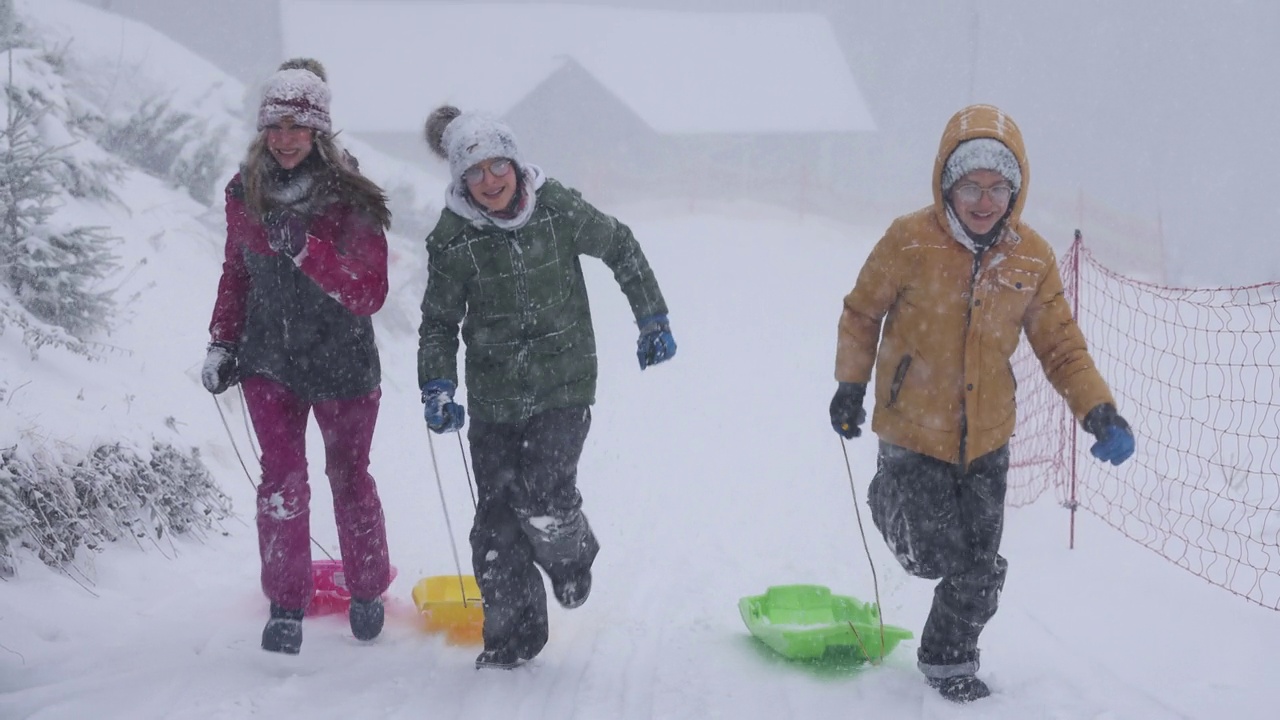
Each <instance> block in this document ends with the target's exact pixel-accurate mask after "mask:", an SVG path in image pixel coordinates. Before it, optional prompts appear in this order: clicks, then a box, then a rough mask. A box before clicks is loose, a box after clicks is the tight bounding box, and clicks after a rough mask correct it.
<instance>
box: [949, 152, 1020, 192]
mask: <svg viewBox="0 0 1280 720" xmlns="http://www.w3.org/2000/svg"><path fill="white" fill-rule="evenodd" d="M974 170H994V171H995V172H998V173H1000V174H1001V175H1003V176H1004V179H1005V180H1008V181H1009V184H1010V185H1012V186H1013V191H1014V192H1018V191H1019V190H1020V189H1021V188H1022V168H1021V167H1019V166H1018V158H1017V157H1016V156H1014V154H1013V151H1012V150H1010V149H1009V148H1008V147H1007V146H1006V145H1005V144H1004V143H1002V142H1000V141H999V140H996V139H995V138H974V139H973V140H966V141H964V142H962V143H960V144H959V145H957V146H956V149H955V150H954V151H953V152H952V153H951V157H949V158H947V164H946V166H945V167H943V169H942V192H944V193H945V192H947V191H948V190H950V189H951V186H952V185H955V184H956V181H957V180H959V179H960V178H962V177H964V176H965V175H968V174H969V173H971V172H973V171H974Z"/></svg>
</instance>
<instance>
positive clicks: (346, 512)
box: [314, 389, 391, 600]
mask: <svg viewBox="0 0 1280 720" xmlns="http://www.w3.org/2000/svg"><path fill="white" fill-rule="evenodd" d="M381 399H382V390H381V389H375V390H374V391H373V392H371V393H369V394H368V395H363V396H361V397H356V398H346V399H343V400H331V401H327V402H321V403H317V404H316V406H315V408H314V411H315V416H316V424H317V425H319V426H320V434H321V436H322V437H323V438H324V447H325V473H326V474H328V476H329V487H330V488H332V490H333V516H334V520H335V521H336V524H337V526H338V546H339V547H340V548H341V549H342V569H343V572H344V573H345V574H346V578H347V589H348V590H350V591H351V597H354V598H359V599H362V600H369V599H372V598H375V597H378V596H379V595H381V594H382V593H384V592H386V590H387V587H388V586H390V585H391V564H390V561H389V559H388V555H387V526H386V521H385V519H384V518H383V514H382V501H381V500H379V498H378V488H377V486H376V485H375V484H374V481H373V476H371V475H370V474H369V447H370V445H372V444H373V428H374V425H375V424H376V423H377V420H378V404H379V401H380V400H381Z"/></svg>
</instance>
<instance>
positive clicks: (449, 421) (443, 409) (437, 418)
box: [422, 380, 467, 433]
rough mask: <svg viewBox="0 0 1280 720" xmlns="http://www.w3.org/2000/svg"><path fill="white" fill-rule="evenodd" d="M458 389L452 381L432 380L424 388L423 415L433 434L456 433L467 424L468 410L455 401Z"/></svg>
mask: <svg viewBox="0 0 1280 720" xmlns="http://www.w3.org/2000/svg"><path fill="white" fill-rule="evenodd" d="M456 389H457V386H455V385H454V384H453V381H452V380H431V381H428V382H427V384H426V385H423V386H422V402H423V408H422V414H423V416H424V417H426V419H427V427H428V428H430V429H431V431H432V432H436V433H447V432H454V431H455V430H460V429H462V423H464V422H466V420H467V411H466V409H465V408H463V407H462V406H461V405H459V404H458V403H456V402H454V401H453V392H454V390H456Z"/></svg>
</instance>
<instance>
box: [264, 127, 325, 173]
mask: <svg viewBox="0 0 1280 720" xmlns="http://www.w3.org/2000/svg"><path fill="white" fill-rule="evenodd" d="M313 132H314V131H313V130H312V129H311V128H309V127H303V126H301V125H295V124H294V122H293V118H291V117H286V118H283V119H281V120H280V122H279V123H277V124H275V125H268V126H267V150H268V151H269V152H270V153H271V157H273V158H275V159H276V162H278V163H280V167H282V168H284V169H285V170H292V169H294V168H296V167H298V165H299V163H301V162H302V161H303V160H306V159H307V156H308V155H310V154H311V148H312V146H313V144H314V143H313V140H314V139H315V136H314V135H313Z"/></svg>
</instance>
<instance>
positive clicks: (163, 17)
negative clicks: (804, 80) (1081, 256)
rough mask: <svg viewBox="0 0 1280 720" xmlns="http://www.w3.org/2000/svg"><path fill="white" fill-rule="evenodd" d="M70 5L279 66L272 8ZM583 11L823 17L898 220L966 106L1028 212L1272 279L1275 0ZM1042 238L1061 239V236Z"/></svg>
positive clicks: (834, 1)
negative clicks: (988, 120) (1075, 204)
mask: <svg viewBox="0 0 1280 720" xmlns="http://www.w3.org/2000/svg"><path fill="white" fill-rule="evenodd" d="M82 1H83V2H85V3H86V4H90V5H95V6H98V7H105V8H106V9H109V10H112V11H113V12H120V13H122V14H126V15H130V16H132V17H136V18H138V19H141V20H144V21H146V22H148V23H150V24H152V25H153V26H155V27H157V28H158V29H160V30H162V31H164V32H166V33H168V34H169V35H171V36H172V37H174V38H175V39H177V40H178V41H180V42H182V43H184V44H186V45H188V46H189V47H191V48H192V49H193V50H195V51H196V52H198V53H200V54H202V55H204V56H205V57H207V58H208V59H210V60H212V61H213V62H215V63H216V64H218V65H220V66H221V67H223V68H224V69H225V70H227V71H228V72H230V73H231V74H233V75H235V76H236V77H238V78H239V79H241V80H244V81H246V82H248V83H251V84H252V83H256V82H258V81H259V80H260V79H261V78H262V77H263V76H265V74H266V73H268V72H269V71H270V70H271V69H272V66H273V65H274V63H276V62H278V61H279V60H280V59H281V57H280V55H281V49H280V41H279V22H280V21H279V16H278V11H277V9H276V3H275V1H274V0H82ZM409 1H412V0H409ZM513 2H520V0H513ZM424 4H427V5H429V4H430V3H428V2H424ZM520 4H529V0H525V2H521V3H520ZM579 4H585V5H605V6H619V7H642V8H652V9H671V10H708V11H729V10H752V11H763V10H773V11H778V10H797V11H806V10H807V11H818V12H823V13H825V14H826V15H827V16H828V17H829V18H830V19H831V21H832V23H833V25H834V27H835V29H836V34H837V37H838V38H839V40H840V42H841V44H842V46H843V49H844V51H845V54H846V56H847V57H848V59H849V62H850V65H851V67H852V69H853V73H854V76H855V77H856V79H857V81H858V83H859V84H860V86H861V89H862V91H863V93H864V94H865V95H866V98H867V100H868V103H869V105H870V107H871V112H872V113H873V115H874V116H875V120H876V122H877V124H878V125H879V127H880V128H881V130H880V132H879V133H877V135H876V137H875V139H874V141H873V142H874V144H875V151H874V152H873V153H872V154H870V156H869V158H870V159H869V160H867V161H865V162H866V164H867V165H868V166H866V167H851V168H850V172H855V173H865V174H866V175H867V182H866V183H863V185H865V186H866V187H868V188H869V192H870V193H872V194H879V195H880V197H873V198H872V199H873V200H886V201H890V202H892V203H895V204H896V203H901V208H900V209H901V212H904V213H905V212H908V211H910V210H913V209H915V208H916V207H917V206H919V205H922V204H924V203H927V202H928V201H929V200H930V196H929V185H928V183H929V176H930V172H931V170H932V163H933V154H934V152H935V151H936V148H937V143H938V138H939V135H940V134H941V131H942V127H943V125H944V124H945V122H946V120H947V118H948V117H949V116H950V115H951V114H952V113H953V112H954V111H955V110H957V109H959V108H960V107H962V106H964V105H966V104H969V103H972V102H990V103H993V104H996V105H999V106H1000V107H1002V108H1003V109H1004V110H1006V111H1007V112H1008V113H1009V114H1010V115H1011V116H1012V117H1013V118H1014V119H1015V120H1016V121H1017V122H1018V124H1019V125H1020V126H1021V128H1022V130H1023V133H1024V135H1025V138H1026V142H1027V150H1028V156H1029V159H1030V163H1031V175H1032V181H1031V189H1030V192H1031V195H1030V197H1029V204H1028V214H1029V215H1031V214H1032V213H1033V212H1034V210H1035V208H1036V202H1037V198H1038V197H1040V198H1045V201H1046V202H1047V201H1048V200H1047V199H1048V198H1050V197H1057V198H1064V197H1071V196H1073V195H1076V194H1084V195H1086V196H1088V197H1090V198H1095V199H1096V200H1097V202H1100V203H1104V204H1105V205H1106V206H1107V207H1109V208H1111V209H1114V210H1115V211H1116V212H1119V213H1122V214H1125V215H1128V216H1131V217H1132V218H1133V219H1134V220H1135V222H1140V223H1143V224H1145V225H1147V226H1150V227H1158V228H1160V230H1161V231H1162V233H1163V238H1164V248H1165V258H1164V264H1165V270H1166V276H1167V278H1168V280H1169V281H1170V282H1172V283H1177V284H1187V285H1200V284H1247V283H1254V282H1264V281H1271V280H1277V279H1280V237H1278V235H1280V233H1277V227H1280V204H1277V203H1276V202H1275V201H1273V200H1272V199H1271V198H1270V194H1271V187H1270V185H1271V177H1272V175H1273V173H1274V169H1275V168H1277V167H1280V141H1277V140H1276V134H1275V131H1274V129H1273V126H1274V125H1275V120H1276V119H1277V118H1280V84H1278V83H1277V82H1276V74H1277V72H1276V71H1277V70H1280V47H1277V45H1278V44H1277V42H1276V40H1277V38H1280V3H1275V2H1270V1H1269V0H1234V1H1233V0H1218V1H1217V2H1212V3H1209V2H1202V1H1201V2H1191V1H1189V0H1125V1H1124V2H1113V1H1111V0H967V1H964V0H910V2H901V1H900V0H738V1H736V2H730V1H729V0H678V1H677V0H634V1H633V2H621V1H617V0H597V1H596V2H582V3H579ZM479 35H480V36H478V37H477V41H482V35H483V34H482V33H480V34H479ZM422 71H423V72H428V71H430V69H428V68H424V69H422ZM477 81H480V82H482V81H483V78H478V79H477ZM890 219H891V218H889V217H886V218H885V223H886V224H887V223H888V221H889V220H890ZM1080 219H1081V221H1082V222H1083V223H1084V226H1085V227H1084V229H1085V231H1086V233H1087V232H1088V223H1089V220H1090V218H1089V217H1088V216H1087V213H1086V216H1085V217H1082V218H1080ZM1051 241H1053V242H1054V243H1055V245H1061V244H1062V238H1057V237H1054V238H1051Z"/></svg>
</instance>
